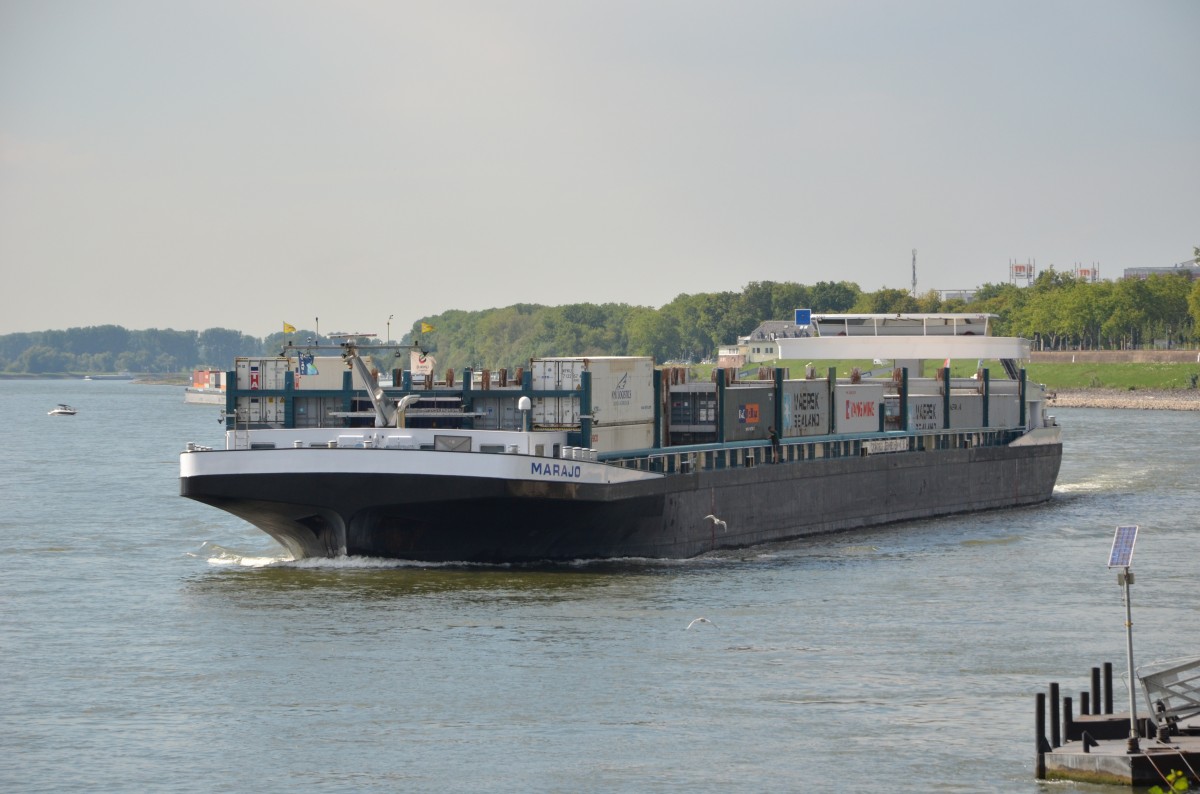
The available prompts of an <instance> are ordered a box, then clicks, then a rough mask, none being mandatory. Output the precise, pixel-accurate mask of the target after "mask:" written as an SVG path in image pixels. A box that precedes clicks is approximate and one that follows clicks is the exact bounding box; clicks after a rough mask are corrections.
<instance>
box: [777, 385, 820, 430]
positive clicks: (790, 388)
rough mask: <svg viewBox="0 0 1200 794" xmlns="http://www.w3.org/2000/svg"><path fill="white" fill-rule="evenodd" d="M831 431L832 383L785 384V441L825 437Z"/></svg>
mask: <svg viewBox="0 0 1200 794" xmlns="http://www.w3.org/2000/svg"><path fill="white" fill-rule="evenodd" d="M828 432H829V382H828V381H824V380H811V381H808V380H802V381H785V382H784V384H783V432H782V435H783V437H784V438H795V437H796V436H823V435H826V434H827V433H828Z"/></svg>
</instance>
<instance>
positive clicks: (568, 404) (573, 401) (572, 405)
mask: <svg viewBox="0 0 1200 794" xmlns="http://www.w3.org/2000/svg"><path fill="white" fill-rule="evenodd" d="M531 417H532V419H533V425H534V427H578V426H579V398H578V397H534V398H533V411H532V414H531Z"/></svg>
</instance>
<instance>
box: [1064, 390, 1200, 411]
mask: <svg viewBox="0 0 1200 794" xmlns="http://www.w3.org/2000/svg"><path fill="white" fill-rule="evenodd" d="M1050 405H1051V406H1058V407H1062V408H1136V409H1141V410H1159V411H1200V389H1177V390H1156V389H1138V390H1136V391H1130V390H1128V389H1059V390H1058V392H1057V393H1056V394H1054V396H1053V398H1052V399H1051V400H1050Z"/></svg>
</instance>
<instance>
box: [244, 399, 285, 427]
mask: <svg viewBox="0 0 1200 794" xmlns="http://www.w3.org/2000/svg"><path fill="white" fill-rule="evenodd" d="M283 404H284V403H283V398H282V397H254V396H246V397H238V401H237V421H238V422H239V423H247V422H248V423H250V424H253V425H274V426H279V427H282V426H283V414H284V408H283Z"/></svg>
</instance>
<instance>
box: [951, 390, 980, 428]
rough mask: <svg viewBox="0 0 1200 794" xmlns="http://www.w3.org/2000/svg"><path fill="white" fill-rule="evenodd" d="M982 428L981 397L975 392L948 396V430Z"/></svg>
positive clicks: (952, 393)
mask: <svg viewBox="0 0 1200 794" xmlns="http://www.w3.org/2000/svg"><path fill="white" fill-rule="evenodd" d="M978 427H983V395H981V394H979V393H977V392H975V393H972V392H964V393H954V392H951V394H950V428H951V429H952V430H961V429H975V428H978Z"/></svg>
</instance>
